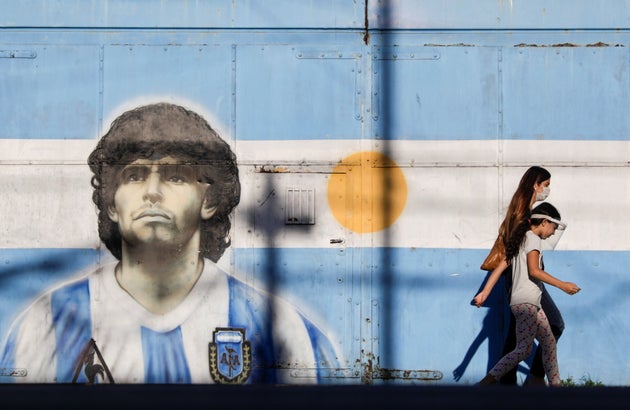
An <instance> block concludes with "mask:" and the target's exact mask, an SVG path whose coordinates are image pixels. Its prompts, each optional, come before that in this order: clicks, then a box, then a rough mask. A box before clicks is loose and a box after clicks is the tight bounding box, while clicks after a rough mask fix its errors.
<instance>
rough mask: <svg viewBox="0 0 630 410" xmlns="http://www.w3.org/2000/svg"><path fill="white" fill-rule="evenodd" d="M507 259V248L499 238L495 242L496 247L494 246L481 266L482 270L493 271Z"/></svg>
mask: <svg viewBox="0 0 630 410" xmlns="http://www.w3.org/2000/svg"><path fill="white" fill-rule="evenodd" d="M504 259H505V246H504V245H503V240H502V239H501V237H500V236H499V237H497V240H496V241H494V245H492V249H490V253H489V254H488V256H486V260H484V261H483V263H482V264H481V269H482V270H486V271H493V270H494V269H495V268H496V267H497V266H499V263H500V262H501V261H502V260H504Z"/></svg>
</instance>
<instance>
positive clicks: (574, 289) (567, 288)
mask: <svg viewBox="0 0 630 410" xmlns="http://www.w3.org/2000/svg"><path fill="white" fill-rule="evenodd" d="M559 287H560V289H561V290H563V291H564V292H566V293H568V294H569V295H575V294H576V293H578V292H579V291H580V290H582V289H580V287H579V286H578V285H576V284H575V283H573V282H562V285H561V286H559Z"/></svg>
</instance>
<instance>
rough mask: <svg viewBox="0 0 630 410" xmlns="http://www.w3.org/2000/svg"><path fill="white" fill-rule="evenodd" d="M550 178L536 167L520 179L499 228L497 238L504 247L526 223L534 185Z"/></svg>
mask: <svg viewBox="0 0 630 410" xmlns="http://www.w3.org/2000/svg"><path fill="white" fill-rule="evenodd" d="M550 178H551V173H550V172H549V171H547V170H546V169H545V168H543V167H539V166H537V165H534V166H532V167H530V168H529V169H528V170H527V171H525V173H524V174H523V176H522V177H521V180H520V181H519V183H518V187H517V188H516V191H515V192H514V195H512V199H511V200H510V204H509V206H508V209H507V212H506V214H505V219H504V220H503V222H502V223H501V226H500V227H499V236H500V237H501V238H502V239H503V243H504V244H505V245H506V247H507V243H508V242H509V240H510V237H511V236H512V235H513V233H514V232H515V231H516V229H517V228H518V227H519V226H520V224H521V223H522V222H523V220H525V221H526V220H527V217H528V216H529V207H530V206H531V200H532V197H533V196H534V185H535V184H540V183H542V182H543V181H546V180H548V179H550ZM528 226H529V225H528ZM508 260H509V259H508Z"/></svg>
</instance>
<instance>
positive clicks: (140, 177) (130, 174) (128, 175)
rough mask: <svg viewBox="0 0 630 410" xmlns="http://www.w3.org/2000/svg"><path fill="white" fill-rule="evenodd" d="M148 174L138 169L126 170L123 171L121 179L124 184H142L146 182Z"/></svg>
mask: <svg viewBox="0 0 630 410" xmlns="http://www.w3.org/2000/svg"><path fill="white" fill-rule="evenodd" d="M146 178H147V173H146V172H144V171H142V170H138V169H126V170H124V171H123V173H122V176H121V179H122V181H123V182H126V183H132V182H142V181H144V180H146Z"/></svg>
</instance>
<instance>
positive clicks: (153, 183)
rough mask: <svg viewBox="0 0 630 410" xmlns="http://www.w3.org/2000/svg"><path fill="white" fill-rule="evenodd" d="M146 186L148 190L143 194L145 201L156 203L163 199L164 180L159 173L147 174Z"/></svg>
mask: <svg viewBox="0 0 630 410" xmlns="http://www.w3.org/2000/svg"><path fill="white" fill-rule="evenodd" d="M145 186H146V190H145V192H144V196H143V199H144V200H145V201H149V202H151V203H156V202H158V201H161V200H162V180H161V177H160V174H159V173H157V172H151V173H150V174H149V175H148V176H147V180H146V182H145Z"/></svg>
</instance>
